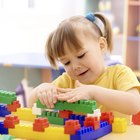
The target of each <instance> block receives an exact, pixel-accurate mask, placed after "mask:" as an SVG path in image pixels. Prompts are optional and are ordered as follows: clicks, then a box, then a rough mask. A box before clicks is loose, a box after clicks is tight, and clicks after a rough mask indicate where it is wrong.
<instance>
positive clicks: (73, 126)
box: [64, 120, 81, 135]
mask: <svg viewBox="0 0 140 140" xmlns="http://www.w3.org/2000/svg"><path fill="white" fill-rule="evenodd" d="M80 128H81V125H80V124H79V120H68V121H66V122H65V126H64V133H65V134H71V135H74V134H76V131H77V130H79V129H80Z"/></svg>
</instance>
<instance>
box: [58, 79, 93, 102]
mask: <svg viewBox="0 0 140 140" xmlns="http://www.w3.org/2000/svg"><path fill="white" fill-rule="evenodd" d="M57 91H58V92H60V94H58V95H57V99H58V100H61V101H67V102H76V101H78V100H91V99H93V97H92V94H93V93H92V92H93V85H84V84H81V83H79V82H78V81H77V82H76V88H74V89H64V88H57Z"/></svg>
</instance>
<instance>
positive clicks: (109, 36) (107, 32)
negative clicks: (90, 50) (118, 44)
mask: <svg viewBox="0 0 140 140" xmlns="http://www.w3.org/2000/svg"><path fill="white" fill-rule="evenodd" d="M94 16H95V17H97V18H99V19H100V20H101V21H102V22H103V24H104V35H103V36H104V37H105V38H106V40H107V44H108V50H109V51H110V52H111V51H112V49H113V39H112V28H111V24H110V22H109V20H108V19H107V18H106V17H105V16H104V15H103V14H101V13H94Z"/></svg>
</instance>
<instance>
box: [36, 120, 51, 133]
mask: <svg viewBox="0 0 140 140" xmlns="http://www.w3.org/2000/svg"><path fill="white" fill-rule="evenodd" d="M47 127H49V122H48V119H47V118H36V119H35V122H34V123H33V131H40V132H44V131H45V128H47Z"/></svg>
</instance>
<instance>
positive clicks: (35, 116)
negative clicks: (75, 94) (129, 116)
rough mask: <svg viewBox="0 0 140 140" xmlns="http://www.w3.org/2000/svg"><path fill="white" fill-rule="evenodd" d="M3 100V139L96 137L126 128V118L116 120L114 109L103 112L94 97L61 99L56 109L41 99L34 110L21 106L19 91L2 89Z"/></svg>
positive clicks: (0, 129) (79, 139) (0, 111)
mask: <svg viewBox="0 0 140 140" xmlns="http://www.w3.org/2000/svg"><path fill="white" fill-rule="evenodd" d="M0 103H1V104H0V117H3V119H2V120H1V122H0V134H2V135H1V136H0V139H3V140H4V137H8V138H9V139H8V140H12V139H15V138H22V139H30V140H43V139H46V140H60V139H61V140H87V139H88V140H95V139H97V138H100V137H102V136H104V135H107V134H108V133H110V132H112V130H113V131H114V132H125V131H126V126H127V124H126V120H125V119H120V118H115V119H114V115H113V113H112V112H102V113H101V112H100V111H99V110H98V109H97V108H96V101H93V100H92V101H91V100H80V101H77V102H75V103H68V102H65V101H58V102H57V103H56V104H55V107H54V109H53V110H50V109H47V107H46V106H45V105H42V104H41V102H40V101H39V100H37V101H36V103H35V104H34V107H33V109H30V108H21V107H20V103H19V102H18V101H17V98H16V94H15V92H9V91H3V90H1V91H0ZM20 120H22V121H20ZM25 121H26V122H25ZM27 122H28V123H27ZM52 124H55V126H53V125H52ZM8 134H9V135H8ZM5 140H6V138H5Z"/></svg>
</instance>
